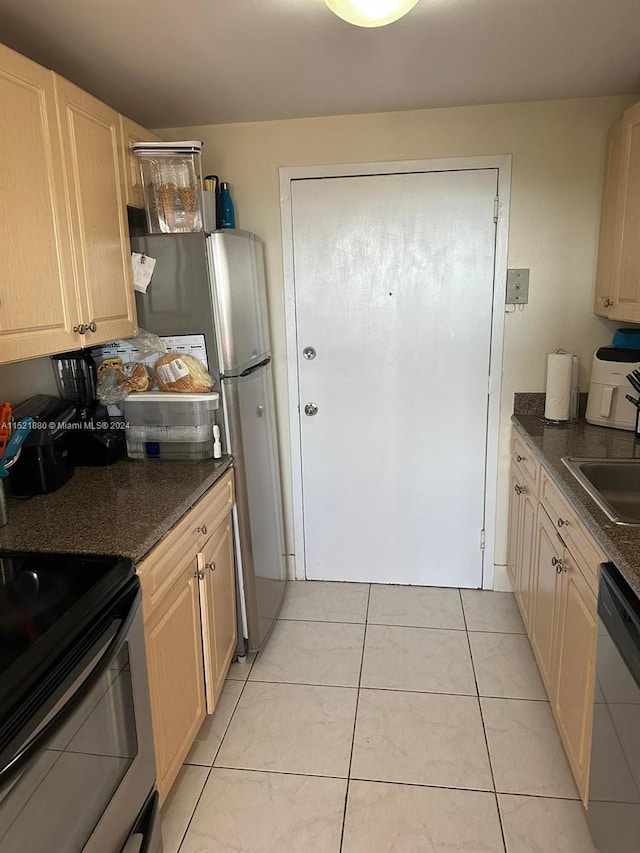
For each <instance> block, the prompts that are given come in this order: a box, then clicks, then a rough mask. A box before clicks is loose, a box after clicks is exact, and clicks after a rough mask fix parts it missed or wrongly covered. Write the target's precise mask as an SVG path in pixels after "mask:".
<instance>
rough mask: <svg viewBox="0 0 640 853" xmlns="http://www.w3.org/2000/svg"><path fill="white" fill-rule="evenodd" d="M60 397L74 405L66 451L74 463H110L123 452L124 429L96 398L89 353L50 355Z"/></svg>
mask: <svg viewBox="0 0 640 853" xmlns="http://www.w3.org/2000/svg"><path fill="white" fill-rule="evenodd" d="M51 361H52V362H53V366H54V370H55V374H56V381H57V383H58V389H59V391H60V396H61V397H62V398H63V399H64V400H67V401H68V402H69V403H72V404H73V406H74V428H72V429H70V430H69V432H70V436H69V453H70V457H71V462H72V464H73V465H79V466H83V465H89V466H92V465H95V466H100V465H112V464H113V463H114V462H117V461H118V460H119V459H122V457H123V456H124V454H125V438H124V429H122V428H121V429H117V426H118V424H117V422H116V421H115V420H114V419H113V418H111V417H110V416H109V414H108V412H107V409H106V408H105V406H103V405H102V403H100V402H99V400H98V395H97V392H96V387H97V382H98V379H97V368H96V363H95V360H94V358H93V356H92V355H91V354H90V353H88V352H82V351H79V352H64V353H61V354H60V355H52V356H51Z"/></svg>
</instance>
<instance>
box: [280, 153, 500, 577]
mask: <svg viewBox="0 0 640 853" xmlns="http://www.w3.org/2000/svg"><path fill="white" fill-rule="evenodd" d="M475 169H497V171H498V205H497V211H498V221H497V223H496V247H495V266H494V276H493V307H492V319H491V348H490V357H489V388H488V394H489V407H488V416H487V450H486V460H485V500H484V530H485V543H484V552H483V555H482V589H493V584H494V574H495V565H494V560H495V538H496V507H497V493H498V442H499V433H500V392H501V388H502V354H503V345H504V315H505V297H506V293H505V287H506V280H507V249H508V238H509V204H510V198H511V155H510V154H503V155H497V156H488V157H450V158H443V159H437V160H400V161H393V162H383V163H346V164H341V165H325V166H282V167H280V169H279V170H278V171H279V176H280V223H281V228H282V264H283V280H284V281H283V283H284V309H285V337H286V353H287V387H288V393H289V432H290V450H291V496H292V504H293V544H294V555H293V556H294V566H295V579H296V580H305V579H306V573H305V565H306V553H305V540H304V507H303V483H302V436H301V431H300V412H299V393H300V383H299V376H298V340H297V323H296V303H295V278H294V262H293V206H292V204H293V202H292V192H291V185H292V183H293V181H299V180H306V179H313V178H352V177H361V176H372V175H389V174H408V173H411V172H451V171H467V170H475Z"/></svg>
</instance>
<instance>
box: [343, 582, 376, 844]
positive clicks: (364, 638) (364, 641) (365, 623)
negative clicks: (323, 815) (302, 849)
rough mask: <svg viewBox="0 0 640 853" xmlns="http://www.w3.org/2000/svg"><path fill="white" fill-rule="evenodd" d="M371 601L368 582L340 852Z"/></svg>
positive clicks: (345, 817)
mask: <svg viewBox="0 0 640 853" xmlns="http://www.w3.org/2000/svg"><path fill="white" fill-rule="evenodd" d="M370 602H371V584H369V589H368V591H367V607H366V610H365V614H364V634H363V637H362V655H361V656H360V672H359V674H358V686H357V691H358V692H357V693H356V710H355V714H354V716H353V732H352V734H351V752H350V753H349V767H348V768H347V785H346V787H345V792H344V811H343V813H342V828H341V830H340V847H339V848H338V849H339V851H340V853H342V848H343V844H344V830H345V826H346V822H347V803H348V801H349V782H350V779H351V764H352V762H353V747H354V745H355V742H356V724H357V722H358V705H359V703H360V684H361V683H362V668H363V666H364V650H365V646H366V644H367V627H368V619H369V604H370Z"/></svg>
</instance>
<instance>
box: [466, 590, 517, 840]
mask: <svg viewBox="0 0 640 853" xmlns="http://www.w3.org/2000/svg"><path fill="white" fill-rule="evenodd" d="M458 592H459V594H460V606H461V607H462V618H463V619H464V626H465V631H466V634H467V645H468V647H469V657H470V658H471V669H472V670H473V679H474V681H475V683H476V693H477V697H478V710H479V711H480V722H481V723H482V733H483V735H484V743H485V747H486V750H487V759H488V761H489V771H490V773H491V781H492V783H493V796H494V798H495V802H496V812H497V814H498V824H499V826H500V835H501V836H502V846H503V848H504V850H505V853H506V851H507V840H506V838H505V835H504V826H503V825H502V814H501V812H500V803H499V801H498V792H497V785H496V777H495V774H494V772H493V762H492V760H491V750H490V749H489V738H488V737H487V728H486V726H485V724H484V714H483V713H482V702H481V701H480V686H479V684H478V676H477V673H476V664H475V661H474V659H473V651H472V649H471V639H470V638H469V626H468V624H467V614H466V612H465V609H464V600H463V598H462V590H461V589H460V590H458Z"/></svg>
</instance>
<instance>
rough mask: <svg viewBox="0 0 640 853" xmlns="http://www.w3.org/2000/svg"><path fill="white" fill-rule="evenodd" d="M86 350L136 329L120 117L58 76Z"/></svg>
mask: <svg viewBox="0 0 640 853" xmlns="http://www.w3.org/2000/svg"><path fill="white" fill-rule="evenodd" d="M55 88H56V99H57V105H58V116H59V120H60V135H61V139H62V148H63V152H64V158H65V178H66V185H67V193H68V200H69V210H70V214H71V222H72V238H73V251H74V260H75V265H76V275H77V281H78V293H79V297H80V309H81V310H80V313H81V317H82V323H83V324H85V325H89V324H91V323H95V325H96V331H95V332H92V331H89V332H87V333H86V334H85V335H84V338H83V342H84V345H85V346H93V345H94V344H98V343H104V342H106V341H111V340H114V339H115V338H126V337H129V336H130V335H131V334H132V333H133V330H134V328H135V307H134V305H135V303H134V297H133V278H132V271H131V249H130V245H129V232H128V225H127V218H126V204H125V198H124V179H123V172H122V168H121V165H120V148H121V136H120V116H119V115H118V113H117V112H116V111H115V110H112V109H111V107H108V106H107V105H106V104H103V103H102V102H101V101H98V100H97V99H96V98H94V97H92V96H91V95H89V94H87V92H84V91H83V90H82V89H79V88H78V87H77V86H74V85H73V84H72V83H69V82H68V80H64V79H63V78H61V77H58V76H56V77H55Z"/></svg>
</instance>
